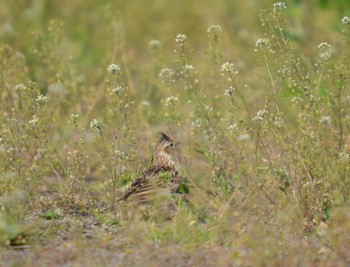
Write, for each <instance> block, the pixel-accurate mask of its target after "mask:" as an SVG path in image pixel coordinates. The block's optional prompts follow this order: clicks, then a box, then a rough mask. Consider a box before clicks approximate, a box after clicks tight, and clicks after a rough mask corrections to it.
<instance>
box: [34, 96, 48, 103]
mask: <svg viewBox="0 0 350 267" xmlns="http://www.w3.org/2000/svg"><path fill="white" fill-rule="evenodd" d="M35 101H36V102H38V103H39V104H44V103H47V96H44V95H38V96H37V97H36V99H35Z"/></svg>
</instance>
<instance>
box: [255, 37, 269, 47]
mask: <svg viewBox="0 0 350 267" xmlns="http://www.w3.org/2000/svg"><path fill="white" fill-rule="evenodd" d="M268 44H269V39H265V38H259V39H258V40H256V43H255V46H257V47H263V46H266V45H268Z"/></svg>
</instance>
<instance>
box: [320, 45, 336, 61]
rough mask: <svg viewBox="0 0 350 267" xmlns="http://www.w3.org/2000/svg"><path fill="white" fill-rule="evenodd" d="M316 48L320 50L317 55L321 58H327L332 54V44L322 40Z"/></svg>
mask: <svg viewBox="0 0 350 267" xmlns="http://www.w3.org/2000/svg"><path fill="white" fill-rule="evenodd" d="M318 49H319V50H320V52H319V56H320V58H321V59H323V60H328V59H329V58H330V57H331V56H332V54H333V48H332V46H331V45H330V44H329V43H327V42H322V43H320V44H319V45H318Z"/></svg>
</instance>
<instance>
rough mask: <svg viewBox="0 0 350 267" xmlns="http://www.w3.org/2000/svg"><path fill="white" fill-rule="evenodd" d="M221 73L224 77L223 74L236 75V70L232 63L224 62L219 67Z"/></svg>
mask: <svg viewBox="0 0 350 267" xmlns="http://www.w3.org/2000/svg"><path fill="white" fill-rule="evenodd" d="M221 72H222V75H223V76H224V75H225V74H230V75H232V74H238V71H237V70H236V66H235V64H233V63H230V62H225V63H224V64H222V65H221Z"/></svg>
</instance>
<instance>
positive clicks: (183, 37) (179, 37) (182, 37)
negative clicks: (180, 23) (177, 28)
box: [175, 33, 187, 46]
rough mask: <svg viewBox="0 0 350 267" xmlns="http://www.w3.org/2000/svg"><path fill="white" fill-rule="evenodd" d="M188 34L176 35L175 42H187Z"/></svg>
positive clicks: (180, 43) (182, 43)
mask: <svg viewBox="0 0 350 267" xmlns="http://www.w3.org/2000/svg"><path fill="white" fill-rule="evenodd" d="M186 39H187V36H186V35H185V34H181V33H179V34H178V35H177V36H176V37H175V42H176V43H177V44H179V45H181V46H183V45H184V44H185V42H186Z"/></svg>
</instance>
